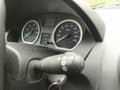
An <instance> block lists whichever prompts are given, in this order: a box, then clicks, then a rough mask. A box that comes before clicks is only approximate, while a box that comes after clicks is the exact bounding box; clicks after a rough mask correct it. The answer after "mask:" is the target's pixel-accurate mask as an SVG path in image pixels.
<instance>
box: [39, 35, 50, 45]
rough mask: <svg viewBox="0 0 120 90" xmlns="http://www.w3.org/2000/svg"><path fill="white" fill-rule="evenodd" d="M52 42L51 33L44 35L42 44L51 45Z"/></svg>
mask: <svg viewBox="0 0 120 90" xmlns="http://www.w3.org/2000/svg"><path fill="white" fill-rule="evenodd" d="M49 40H50V33H42V37H41V41H40V44H42V45H49V44H48V42H49Z"/></svg>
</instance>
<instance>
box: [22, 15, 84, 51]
mask: <svg viewBox="0 0 120 90" xmlns="http://www.w3.org/2000/svg"><path fill="white" fill-rule="evenodd" d="M63 16H64V17H63ZM83 32H84V30H83V26H82V23H81V22H80V20H79V19H78V18H77V17H73V16H70V15H68V16H67V15H62V16H61V17H60V15H58V16H57V15H55V16H54V15H46V16H44V17H43V16H42V17H41V18H32V19H29V20H27V21H26V22H25V23H24V25H23V26H22V29H21V36H20V38H21V40H20V41H21V42H23V43H27V44H33V45H38V46H39V45H40V46H45V47H48V48H55V49H58V50H67V51H71V50H74V49H75V48H76V47H77V46H78V45H79V44H80V42H81V40H82V38H83Z"/></svg>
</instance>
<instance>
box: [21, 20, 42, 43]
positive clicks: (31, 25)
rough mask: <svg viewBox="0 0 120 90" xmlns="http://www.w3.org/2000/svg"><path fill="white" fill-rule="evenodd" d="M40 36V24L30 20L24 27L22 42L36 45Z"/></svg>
mask: <svg viewBox="0 0 120 90" xmlns="http://www.w3.org/2000/svg"><path fill="white" fill-rule="evenodd" d="M39 34H40V26H39V24H38V22H37V21H35V20H30V21H28V22H27V23H26V24H25V25H24V27H23V29H22V33H21V37H22V41H23V42H24V43H28V44H34V43H35V42H36V41H37V39H38V37H39Z"/></svg>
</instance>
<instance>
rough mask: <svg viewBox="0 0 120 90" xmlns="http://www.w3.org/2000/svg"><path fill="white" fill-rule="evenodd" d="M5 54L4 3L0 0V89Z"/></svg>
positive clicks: (2, 86) (0, 87)
mask: <svg viewBox="0 0 120 90" xmlns="http://www.w3.org/2000/svg"><path fill="white" fill-rule="evenodd" d="M5 55H6V54H5V3H4V0H0V90H4V68H3V67H4V61H5Z"/></svg>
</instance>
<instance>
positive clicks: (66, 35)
mask: <svg viewBox="0 0 120 90" xmlns="http://www.w3.org/2000/svg"><path fill="white" fill-rule="evenodd" d="M69 35H70V34H69V33H67V34H65V35H64V36H63V37H61V38H59V39H58V40H57V41H56V43H58V42H60V41H61V40H63V39H64V38H67V37H68V36H69Z"/></svg>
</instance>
